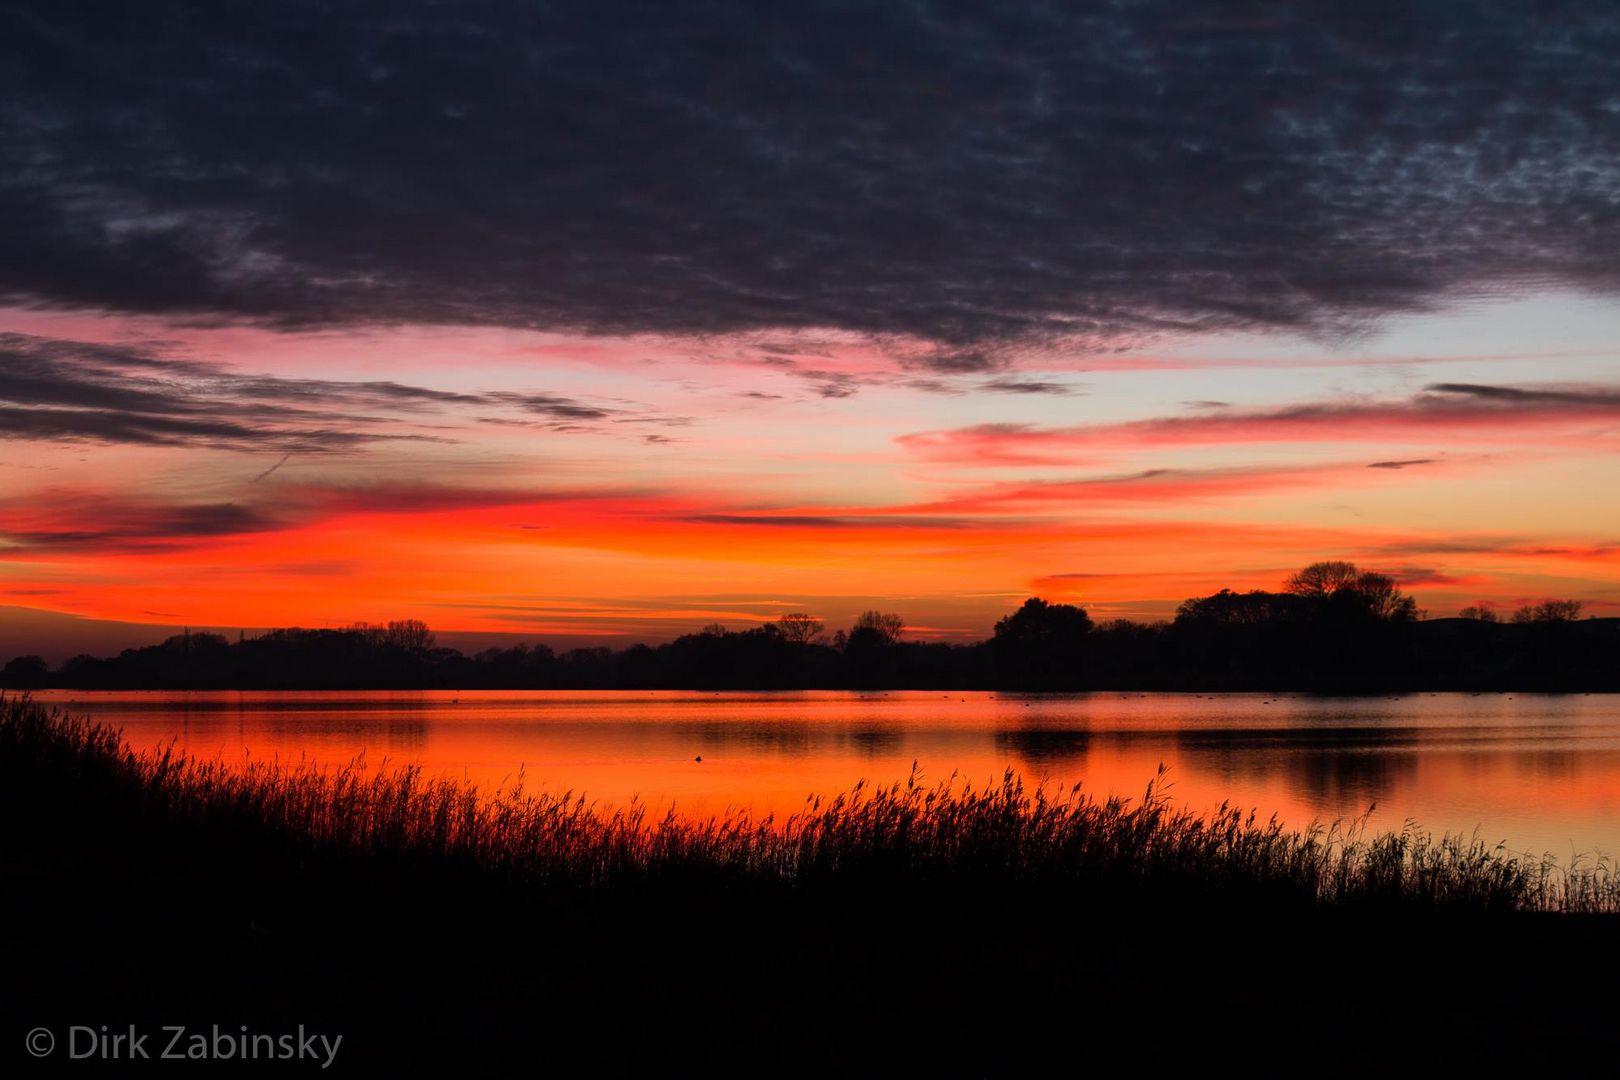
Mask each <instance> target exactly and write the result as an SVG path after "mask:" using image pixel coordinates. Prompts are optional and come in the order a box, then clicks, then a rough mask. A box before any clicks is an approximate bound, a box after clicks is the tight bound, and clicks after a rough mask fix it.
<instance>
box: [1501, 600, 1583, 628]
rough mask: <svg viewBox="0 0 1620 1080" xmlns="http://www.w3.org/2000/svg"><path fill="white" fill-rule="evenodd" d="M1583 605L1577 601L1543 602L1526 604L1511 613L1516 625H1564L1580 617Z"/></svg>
mask: <svg viewBox="0 0 1620 1080" xmlns="http://www.w3.org/2000/svg"><path fill="white" fill-rule="evenodd" d="M1583 606H1584V605H1583V604H1582V603H1581V602H1580V601H1579V600H1543V601H1542V602H1541V603H1539V604H1526V605H1524V606H1523V607H1521V608H1520V609H1519V610H1518V611H1515V612H1514V613H1513V621H1514V622H1516V623H1520V624H1523V623H1566V622H1574V621H1575V620H1576V619H1578V618H1580V617H1581V608H1582V607H1583Z"/></svg>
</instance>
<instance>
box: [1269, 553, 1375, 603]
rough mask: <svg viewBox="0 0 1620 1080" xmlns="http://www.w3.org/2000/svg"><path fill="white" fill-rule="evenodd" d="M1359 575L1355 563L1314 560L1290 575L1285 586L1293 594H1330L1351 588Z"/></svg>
mask: <svg viewBox="0 0 1620 1080" xmlns="http://www.w3.org/2000/svg"><path fill="white" fill-rule="evenodd" d="M1360 576H1361V571H1360V570H1358V569H1356V564H1355V563H1349V562H1336V561H1328V562H1316V563H1311V565H1309V566H1307V567H1306V568H1305V569H1303V570H1301V571H1299V572H1298V573H1296V574H1294V575H1293V576H1292V577H1290V578H1289V579H1288V584H1287V585H1286V586H1285V588H1286V589H1287V590H1288V591H1289V592H1290V593H1293V594H1294V595H1295V596H1317V597H1322V596H1332V595H1333V594H1334V593H1336V592H1340V591H1341V590H1344V589H1349V588H1353V587H1354V586H1355V584H1356V579H1357V578H1358V577H1360Z"/></svg>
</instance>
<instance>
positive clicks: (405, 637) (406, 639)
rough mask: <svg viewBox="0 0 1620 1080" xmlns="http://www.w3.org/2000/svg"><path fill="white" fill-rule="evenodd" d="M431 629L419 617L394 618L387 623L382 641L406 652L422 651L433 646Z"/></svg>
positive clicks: (433, 639) (433, 640)
mask: <svg viewBox="0 0 1620 1080" xmlns="http://www.w3.org/2000/svg"><path fill="white" fill-rule="evenodd" d="M435 640H436V639H435V638H434V636H433V631H431V630H429V629H428V625H427V623H425V622H423V621H422V620H421V619H394V620H392V621H391V622H389V624H388V629H387V631H386V633H385V634H384V637H383V641H384V643H385V644H387V645H389V646H392V647H393V648H396V649H400V650H402V651H404V652H408V653H424V652H427V651H428V650H429V649H431V648H433V645H434V642H435Z"/></svg>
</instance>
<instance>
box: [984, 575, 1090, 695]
mask: <svg viewBox="0 0 1620 1080" xmlns="http://www.w3.org/2000/svg"><path fill="white" fill-rule="evenodd" d="M1090 629H1091V616H1089V615H1087V614H1086V612H1085V610H1084V609H1082V608H1078V607H1076V606H1074V605H1073V604H1049V603H1047V602H1046V601H1045V600H1042V599H1041V598H1040V597H1034V596H1032V597H1030V598H1029V599H1028V600H1025V601H1024V606H1023V607H1021V608H1019V609H1018V610H1017V611H1015V612H1013V613H1012V614H1011V615H1008V616H1007V617H1005V618H1003V619H1001V620H1000V621H998V622H997V623H996V628H995V636H994V637H993V638H992V639H991V641H990V648H991V652H992V653H993V655H994V656H995V658H996V670H997V673H998V676H999V680H1000V682H1001V684H1002V685H1004V686H1023V687H1033V688H1056V687H1066V686H1076V685H1078V684H1079V679H1080V665H1081V656H1082V648H1083V642H1084V640H1085V637H1086V634H1087V632H1088V631H1090Z"/></svg>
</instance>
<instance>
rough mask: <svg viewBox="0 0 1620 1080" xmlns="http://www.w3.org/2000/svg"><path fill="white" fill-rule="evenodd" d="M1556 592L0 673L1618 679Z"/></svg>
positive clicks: (1548, 684) (43, 679)
mask: <svg viewBox="0 0 1620 1080" xmlns="http://www.w3.org/2000/svg"><path fill="white" fill-rule="evenodd" d="M1580 612H1581V605H1580V604H1579V602H1577V601H1572V600H1550V601H1546V602H1543V603H1540V604H1535V605H1527V606H1525V607H1523V608H1521V609H1519V610H1518V611H1516V612H1515V613H1513V614H1512V616H1511V617H1509V618H1503V617H1502V616H1501V615H1500V614H1499V613H1498V612H1497V611H1496V610H1495V609H1494V608H1493V607H1491V606H1489V605H1475V606H1474V607H1472V608H1469V609H1464V612H1463V616H1462V617H1459V618H1452V619H1434V620H1427V619H1424V618H1423V617H1422V613H1421V612H1420V611H1419V610H1418V608H1417V605H1416V602H1415V601H1414V599H1413V598H1412V597H1411V596H1409V595H1407V594H1405V593H1403V592H1402V591H1401V590H1400V589H1399V588H1398V587H1397V584H1396V582H1395V581H1394V580H1393V579H1392V578H1390V577H1388V576H1386V575H1383V574H1377V573H1372V572H1368V571H1363V570H1360V569H1358V568H1357V567H1356V566H1354V565H1353V564H1351V563H1347V562H1319V563H1314V564H1312V565H1311V566H1308V567H1306V568H1305V569H1303V570H1301V571H1300V572H1299V573H1297V574H1294V575H1293V576H1292V577H1290V578H1289V579H1288V581H1287V583H1286V585H1285V587H1284V588H1283V590H1282V591H1280V592H1268V591H1264V590H1252V591H1249V592H1234V591H1232V590H1229V589H1222V590H1221V591H1220V592H1217V593H1214V594H1212V595H1210V596H1203V597H1196V598H1194V599H1190V600H1187V601H1186V602H1185V603H1183V604H1182V605H1181V606H1180V607H1179V608H1178V609H1177V611H1176V614H1175V618H1174V619H1172V620H1170V621H1167V622H1160V623H1153V624H1144V623H1138V622H1131V621H1129V620H1123V619H1118V620H1112V621H1108V622H1103V623H1100V624H1099V623H1096V622H1094V621H1093V620H1092V619H1091V617H1090V615H1089V614H1087V612H1086V611H1085V609H1083V608H1081V607H1078V606H1076V605H1073V604H1062V603H1050V602H1048V601H1046V600H1044V599H1041V598H1038V597H1032V598H1030V599H1028V600H1026V601H1024V603H1023V605H1022V606H1021V607H1020V608H1019V609H1018V610H1017V611H1015V612H1014V613H1012V614H1011V615H1008V616H1007V617H1005V618H1003V619H1001V620H1000V621H999V622H997V623H996V625H995V631H994V634H993V635H992V636H991V637H990V638H989V639H987V640H985V641H980V642H974V643H970V644H952V643H944V642H929V641H914V640H907V639H906V627H905V622H904V619H903V618H902V617H901V616H899V615H896V614H893V613H889V612H880V611H868V612H866V613H865V614H863V615H861V616H860V617H859V618H858V619H857V620H856V621H855V623H854V625H853V626H852V627H850V628H849V629H848V630H847V631H846V630H836V631H834V632H832V633H831V634H829V633H828V632H827V629H826V627H825V625H824V624H823V623H822V621H821V620H820V619H817V618H816V617H815V616H813V615H811V614H808V613H805V612H793V613H789V614H786V615H783V616H782V617H781V618H779V619H777V620H776V621H775V622H772V623H767V624H765V625H762V626H757V627H753V628H751V629H748V630H740V631H733V630H728V629H727V628H725V627H724V626H722V625H719V624H714V625H711V626H707V627H705V628H704V629H702V630H701V631H699V632H697V633H693V634H685V635H682V636H681V637H678V638H676V639H675V640H674V641H672V642H669V643H667V644H663V645H656V646H652V645H632V646H629V647H628V648H624V649H619V650H613V649H608V648H602V647H598V648H576V649H569V650H565V651H556V650H553V649H552V648H550V647H549V646H546V645H543V644H537V645H529V644H519V645H514V646H511V647H508V648H491V649H485V650H483V651H482V652H478V653H476V654H474V655H471V656H468V655H466V654H464V653H462V652H460V651H458V650H456V649H451V648H445V647H442V646H439V645H438V644H437V642H436V639H435V636H434V634H433V632H432V631H431V630H430V629H429V628H428V627H427V625H426V624H425V623H423V622H421V621H419V620H415V619H405V620H399V621H395V622H390V623H387V624H385V625H368V624H363V623H362V624H356V625H355V626H352V627H349V628H347V629H343V630H304V629H297V628H292V629H282V630H272V631H269V632H268V633H263V634H259V635H257V636H254V637H247V636H245V635H243V636H240V637H239V638H238V640H237V641H235V642H232V641H230V640H228V639H227V638H225V637H223V636H222V635H219V634H211V633H196V634H193V633H186V634H179V635H176V636H174V637H171V638H169V639H168V640H167V641H165V642H163V643H162V644H160V645H152V646H148V647H145V648H140V649H126V650H124V651H123V652H122V653H120V654H119V655H118V656H116V657H109V658H96V657H91V656H76V657H73V658H72V659H70V660H68V661H66V662H65V663H63V664H62V665H61V666H60V667H58V668H57V669H55V670H52V669H51V668H50V666H49V665H48V664H47V663H46V662H45V661H44V660H43V659H42V658H40V657H38V656H21V657H17V658H15V659H13V660H11V661H10V662H9V663H8V664H6V665H5V667H4V668H3V669H0V686H4V687H6V688H10V689H32V688H41V687H65V688H74V689H165V690H184V689H197V690H201V689H361V688H440V689H480V688H484V689H637V690H651V689H694V690H721V689H942V690H959V689H1006V690H1053V691H1064V690H1068V691H1074V690H1099V689H1113V690H1125V689H1134V690H1209V691H1214V690H1311V691H1324V692H1339V693H1359V692H1383V691H1402V690H1549V691H1557V690H1564V691H1576V690H1580V691H1594V690H1620V663H1616V660H1617V659H1620V619H1596V618H1588V619H1580V618H1579V616H1580Z"/></svg>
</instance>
